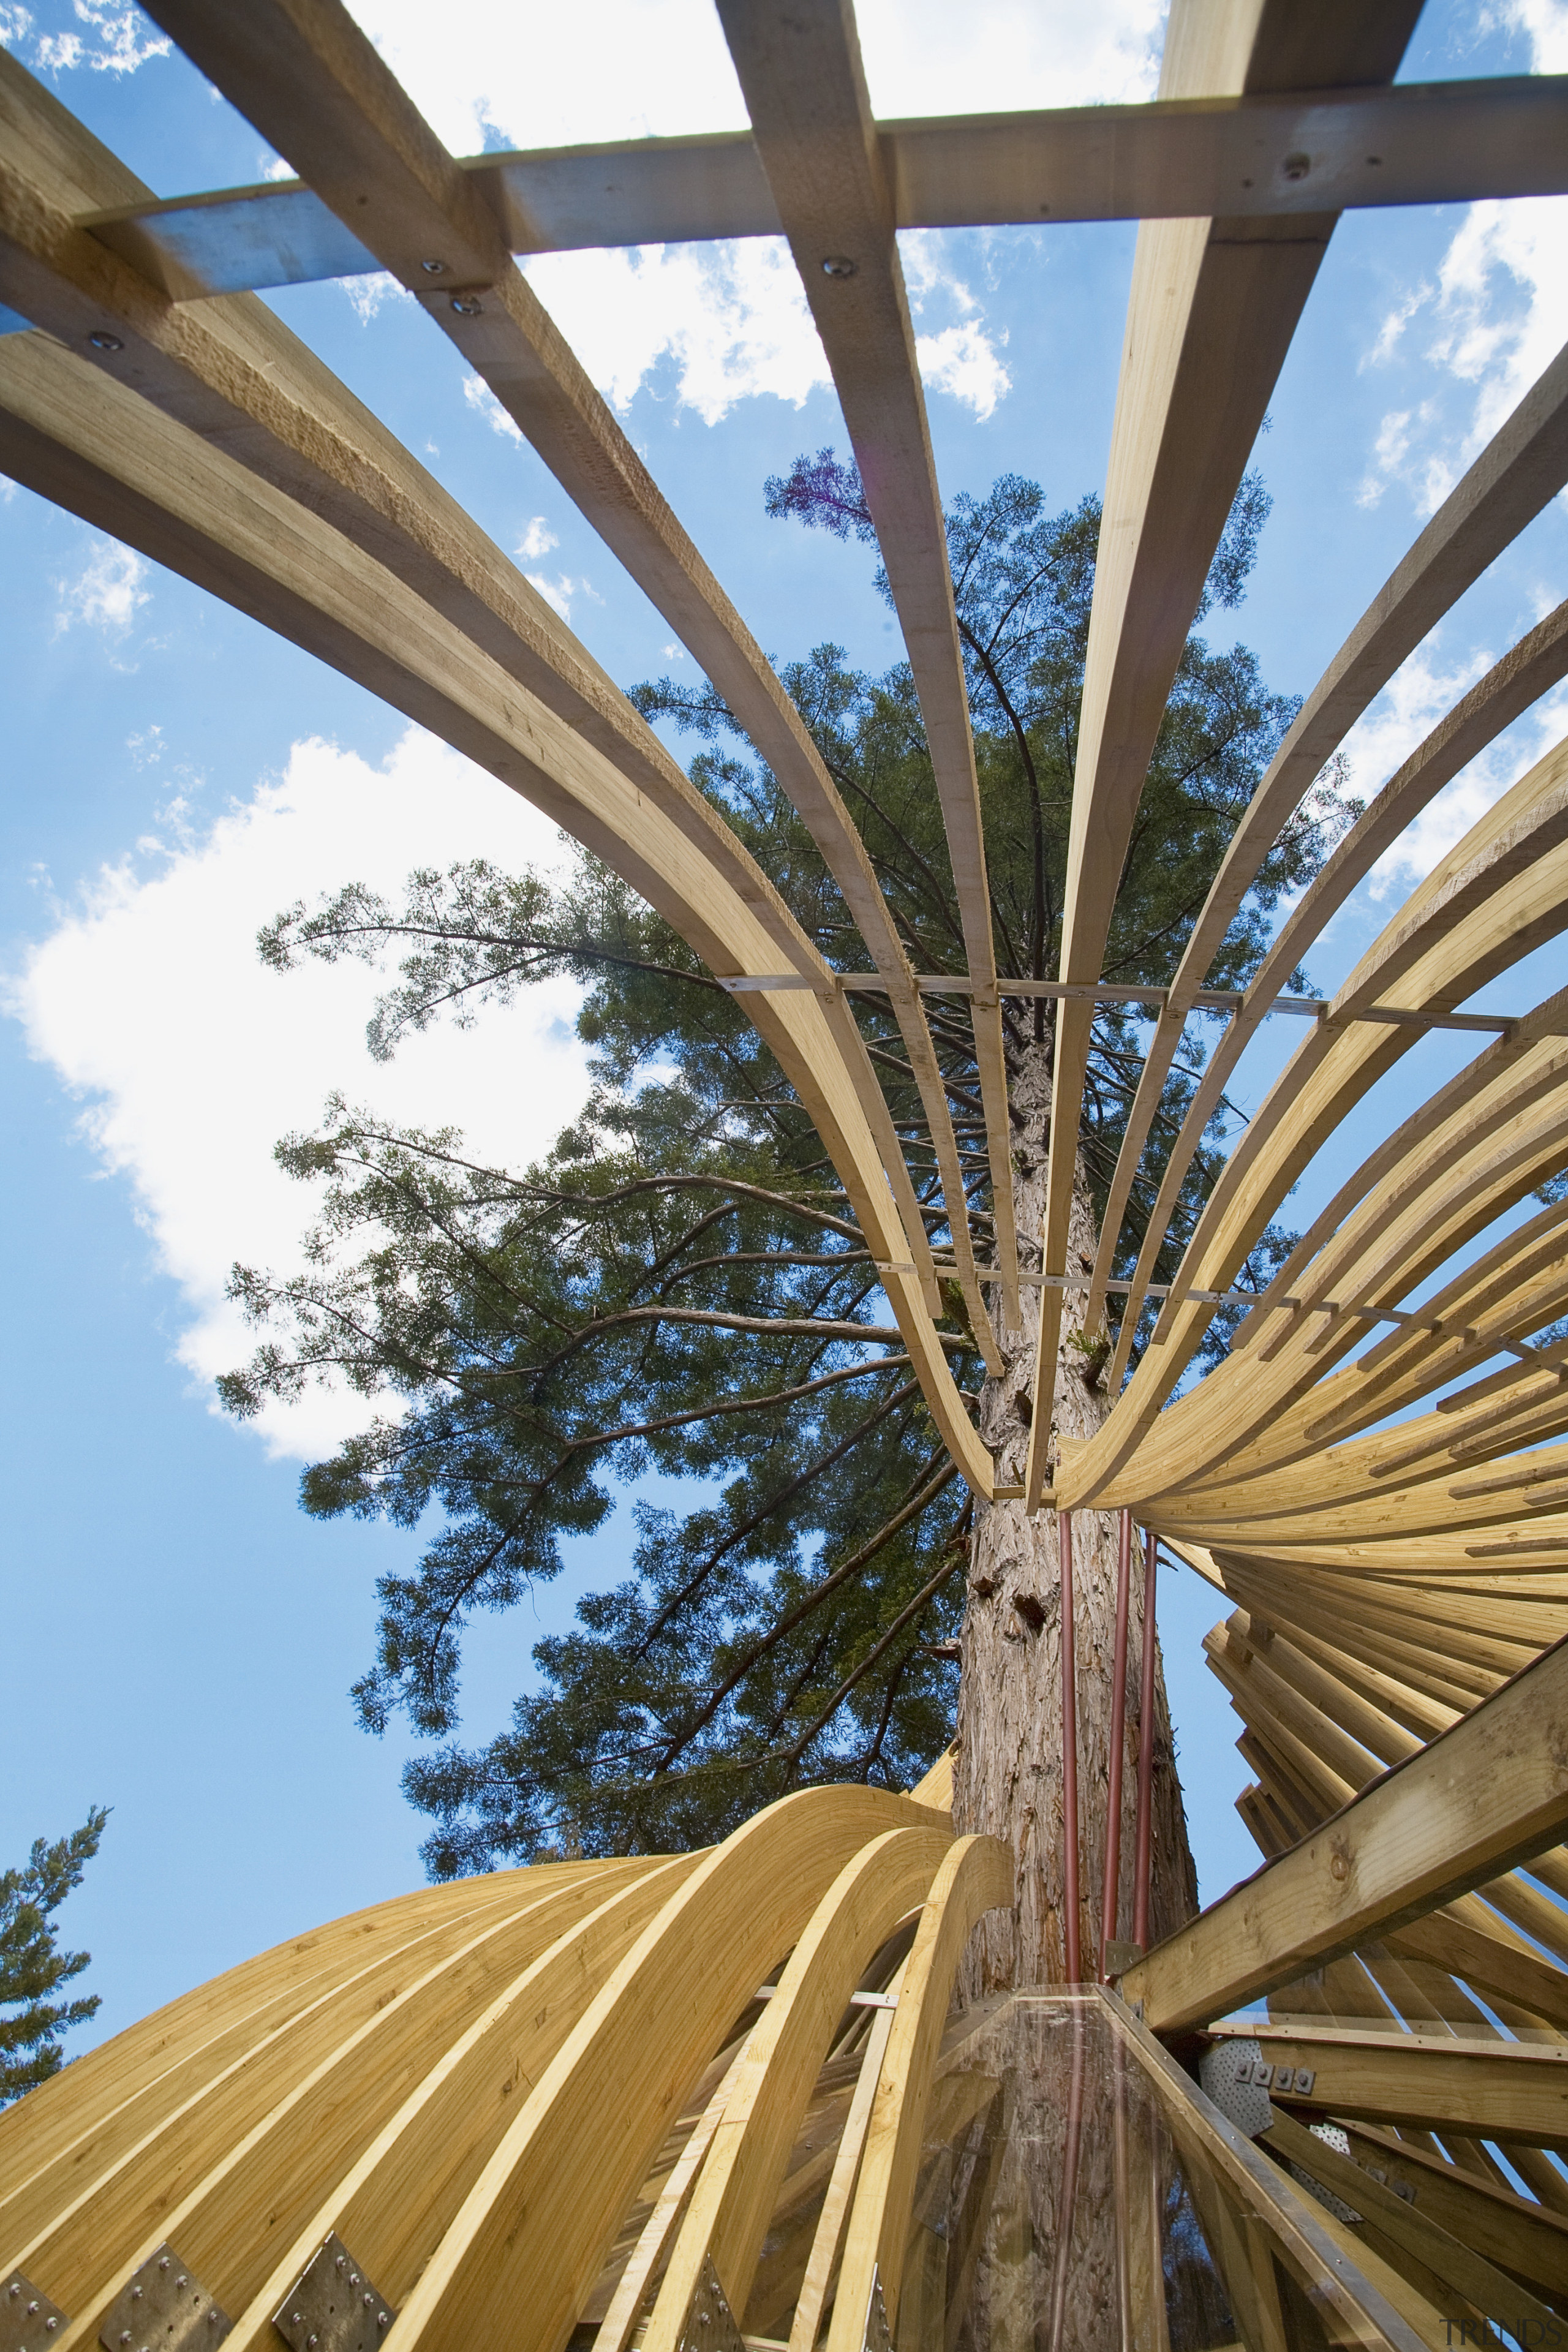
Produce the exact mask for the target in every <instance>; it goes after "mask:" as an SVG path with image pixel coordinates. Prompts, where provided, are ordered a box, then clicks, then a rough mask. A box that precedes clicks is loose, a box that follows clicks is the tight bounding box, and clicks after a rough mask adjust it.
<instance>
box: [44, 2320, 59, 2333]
mask: <svg viewBox="0 0 1568 2352" xmlns="http://www.w3.org/2000/svg"><path fill="white" fill-rule="evenodd" d="M59 2324H60V2323H59V2321H58V2319H46V2320H45V2322H44V2334H45V2335H46V2336H52V2335H53V2334H54V2332H55V2330H56V2328H57V2327H58V2326H59Z"/></svg>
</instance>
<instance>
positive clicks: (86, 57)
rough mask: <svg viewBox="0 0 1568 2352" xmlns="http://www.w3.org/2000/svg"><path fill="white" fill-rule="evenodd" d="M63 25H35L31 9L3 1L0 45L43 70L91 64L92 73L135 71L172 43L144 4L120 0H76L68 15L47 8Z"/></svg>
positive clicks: (163, 54) (58, 70)
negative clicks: (49, 28) (46, 28)
mask: <svg viewBox="0 0 1568 2352" xmlns="http://www.w3.org/2000/svg"><path fill="white" fill-rule="evenodd" d="M48 13H49V14H50V15H51V16H54V17H55V18H57V19H58V20H60V22H59V29H58V30H56V31H53V32H47V31H41V30H36V29H35V24H36V20H35V18H34V16H33V14H32V11H31V10H30V9H27V8H23V7H18V6H12V5H7V6H0V47H5V48H7V49H14V50H15V51H16V54H17V55H18V56H20V57H25V58H26V61H27V63H28V64H29V65H30V66H32V67H33V68H34V69H35V71H37V72H39V73H49V74H60V73H69V72H71V71H73V70H74V69H75V68H77V67H79V66H87V67H88V68H90V70H91V71H92V72H94V73H111V74H132V73H134V72H135V71H136V69H137V68H138V67H139V66H144V65H145V64H146V63H147V62H148V60H149V58H166V57H167V56H168V54H169V50H170V47H171V44H170V42H169V41H168V40H167V39H166V38H165V37H163V35H162V34H160V33H158V32H156V31H155V30H154V28H153V26H152V25H151V24H150V23H149V21H148V19H147V18H146V17H145V16H143V15H142V11H141V9H140V8H132V7H125V6H122V5H116V0H73V5H72V8H71V10H70V13H69V15H68V16H67V15H66V12H65V11H64V10H63V9H60V8H58V7H57V8H54V9H51V10H50V11H49V12H48Z"/></svg>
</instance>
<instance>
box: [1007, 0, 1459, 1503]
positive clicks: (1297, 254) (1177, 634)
mask: <svg viewBox="0 0 1568 2352" xmlns="http://www.w3.org/2000/svg"><path fill="white" fill-rule="evenodd" d="M1415 14H1416V11H1415V8H1414V7H1413V6H1410V5H1407V0H1392V5H1377V6H1373V7H1362V8H1352V7H1349V6H1344V5H1333V6H1330V7H1324V8H1314V9H1312V10H1311V11H1310V12H1308V13H1307V14H1305V15H1303V13H1302V12H1301V11H1300V10H1299V9H1290V8H1289V7H1285V6H1281V5H1260V0H1186V5H1178V6H1173V8H1172V11H1171V15H1170V19H1169V22H1168V25H1167V28H1166V34H1165V48H1164V56H1163V61H1162V64H1161V69H1160V92H1159V94H1160V96H1161V97H1162V98H1188V97H1197V96H1199V95H1210V94H1215V93H1217V92H1219V91H1232V90H1234V91H1237V92H1238V93H1239V92H1242V91H1258V90H1261V89H1289V87H1290V86H1291V85H1292V83H1298V84H1299V81H1300V78H1301V77H1306V78H1307V79H1311V80H1313V81H1316V82H1320V83H1322V84H1325V85H1328V84H1332V83H1336V82H1340V81H1345V82H1353V83H1357V84H1360V85H1363V86H1364V85H1366V84H1368V83H1373V82H1379V81H1387V80H1392V79H1393V76H1394V69H1395V68H1396V67H1397V65H1398V63H1399V59H1400V58H1401V56H1402V55H1403V53H1404V49H1405V42H1406V41H1407V40H1408V38H1409V37H1410V33H1411V30H1412V28H1413V26H1414V25H1415ZM1334 218H1335V216H1334V215H1333V214H1332V213H1328V214H1317V215H1305V216H1303V217H1302V218H1301V219H1300V220H1298V221H1296V222H1294V223H1293V224H1292V230H1291V235H1290V236H1289V239H1280V238H1279V237H1278V236H1274V235H1272V234H1271V233H1270V231H1269V229H1268V226H1266V225H1265V224H1263V223H1259V222H1248V223H1243V222H1238V221H1237V220H1207V221H1205V220H1194V221H1169V222H1166V221H1161V222H1146V223H1145V224H1144V226H1142V228H1141V229H1140V230H1139V232H1138V248H1137V253H1136V256H1135V257H1134V260H1133V267H1132V289H1131V294H1130V296H1129V298H1128V306H1127V334H1126V341H1125V344H1124V348H1123V356H1122V363H1121V380H1120V383H1119V384H1118V387H1117V397H1116V415H1115V421H1114V423H1113V425H1112V428H1111V443H1110V463H1109V466H1108V467H1107V472H1106V486H1105V509H1104V514H1103V518H1102V520H1101V523H1100V555H1099V561H1098V566H1097V570H1096V574H1095V583H1094V604H1093V608H1092V611H1091V614H1090V617H1089V652H1088V659H1087V662H1086V666H1085V670H1084V687H1083V702H1082V708H1081V711H1080V715H1079V749H1078V760H1077V766H1076V772H1075V775H1074V780H1073V806H1072V830H1071V835H1070V837H1069V842H1068V876H1067V895H1066V902H1065V908H1064V912H1063V917H1062V942H1061V955H1060V960H1059V966H1058V970H1059V976H1060V978H1061V979H1063V980H1064V981H1068V982H1089V983H1092V982H1095V981H1097V980H1099V978H1100V974H1101V971H1102V970H1103V962H1104V955H1105V943H1106V940H1107V938H1108V937H1109V935H1110V919H1111V911H1112V908H1113V907H1114V904H1115V899H1116V893H1117V890H1118V888H1119V887H1120V884H1121V871H1122V866H1123V863H1124V861H1125V858H1126V854H1127V845H1128V843H1129V841H1130V840H1131V833H1132V824H1133V819H1134V816H1135V814H1136V812H1137V807H1138V802H1139V798H1140V796H1141V794H1142V790H1143V780H1144V777H1145V776H1146V774H1147V773H1148V769H1149V761H1150V760H1151V758H1152V755H1153V750H1154V743H1155V739H1156V737H1157V735H1158V733H1159V730H1160V722H1161V719H1162V718H1163V715H1164V709H1165V703H1166V698H1167V697H1168V696H1169V693H1170V690H1171V686H1172V682H1173V679H1174V677H1175V674H1176V665H1177V663H1178V662H1179V661H1180V659H1181V655H1182V648H1183V646H1184V644H1185V643H1186V638H1187V633H1188V631H1189V629H1190V628H1191V626H1192V624H1193V618H1194V614H1195V613H1196V611H1197V608H1198V604H1199V600H1200V598H1201V596H1202V594H1203V587H1204V582H1205V579H1206V578H1207V575H1208V569H1209V564H1210V562H1211V561H1212V559H1213V556H1214V552H1215V548H1216V547H1217V546H1218V544H1219V539H1220V534H1221V532H1222V531H1223V530H1224V528H1225V522H1226V515H1227V514H1228V513H1229V511H1230V506H1231V501H1232V500H1233V499H1234V498H1235V496H1236V492H1237V487H1238V485H1239V483H1240V480H1241V477H1242V472H1243V469H1244V467H1246V464H1247V457H1248V456H1249V454H1250V452H1251V449H1252V446H1253V443H1254V441H1255V439H1256V438H1257V435H1258V427H1259V426H1260V425H1261V424H1262V422H1263V416H1264V412H1265V410H1266V409H1267V407H1268V399H1269V395H1270V394H1271V392H1272V391H1273V388H1274V384H1275V382H1276V380H1277V378H1278V375H1279V369H1280V367H1281V366H1282V365H1283V363H1284V359H1285V354H1286V352H1287V351H1288V350H1289V344H1290V339H1291V337H1292V335H1293V334H1294V332H1295V329H1296V322H1297V320H1298V319H1299V318H1300V314H1301V311H1302V309H1303V307H1304V305H1305V303H1306V300H1307V297H1308V295H1309V294H1310V291H1311V288H1312V284H1313V280H1314V279H1315V278H1316V276H1317V272H1318V268H1319V265H1320V263H1321V259H1322V256H1323V253H1324V251H1325V249H1326V247H1327V246H1328V241H1329V238H1330V236H1331V234H1332V231H1333V226H1334ZM1260 230H1261V231H1262V232H1263V233H1262V234H1261V235H1260V234H1259V233H1258V232H1259V231H1260ZM1270 837H1272V836H1270ZM1092 1024H1093V1008H1092V1006H1091V1005H1089V1004H1088V1003H1082V1002H1079V1001H1074V1000H1070V999H1069V1000H1068V1001H1066V1002H1064V1003H1062V1005H1061V1006H1060V1007H1059V1009H1058V1014H1057V1045H1056V1065H1055V1076H1054V1079H1053V1090H1052V1101H1051V1138H1050V1143H1051V1152H1050V1175H1049V1180H1048V1186H1047V1203H1046V1230H1045V1234H1044V1241H1043V1246H1044V1268H1045V1271H1046V1273H1047V1275H1053V1276H1061V1275H1065V1273H1066V1271H1067V1255H1068V1223H1069V1220H1070V1217H1071V1213H1072V1188H1073V1175H1074V1166H1075V1160H1076V1147H1077V1139H1078V1131H1079V1118H1080V1115H1081V1106H1082V1100H1083V1088H1084V1081H1085V1078H1086V1076H1087V1073H1088V1068H1089V1034H1090V1030H1091V1028H1092ZM1060 1336H1061V1294H1060V1292H1059V1291H1056V1290H1051V1289H1047V1290H1046V1291H1045V1292H1044V1293H1043V1294H1042V1297H1041V1306H1040V1335H1039V1349H1038V1360H1037V1367H1036V1380H1035V1400H1034V1418H1033V1422H1032V1424H1031V1430H1030V1444H1029V1460H1028V1467H1027V1470H1026V1499H1027V1501H1028V1504H1029V1507H1031V1508H1034V1507H1037V1504H1038V1501H1039V1497H1040V1496H1041V1494H1042V1493H1043V1492H1044V1489H1045V1486H1046V1483H1047V1455H1048V1449H1049V1446H1050V1443H1051V1400H1052V1396H1053V1393H1054V1390H1055V1384H1056V1374H1057V1350H1058V1343H1059V1340H1060Z"/></svg>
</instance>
